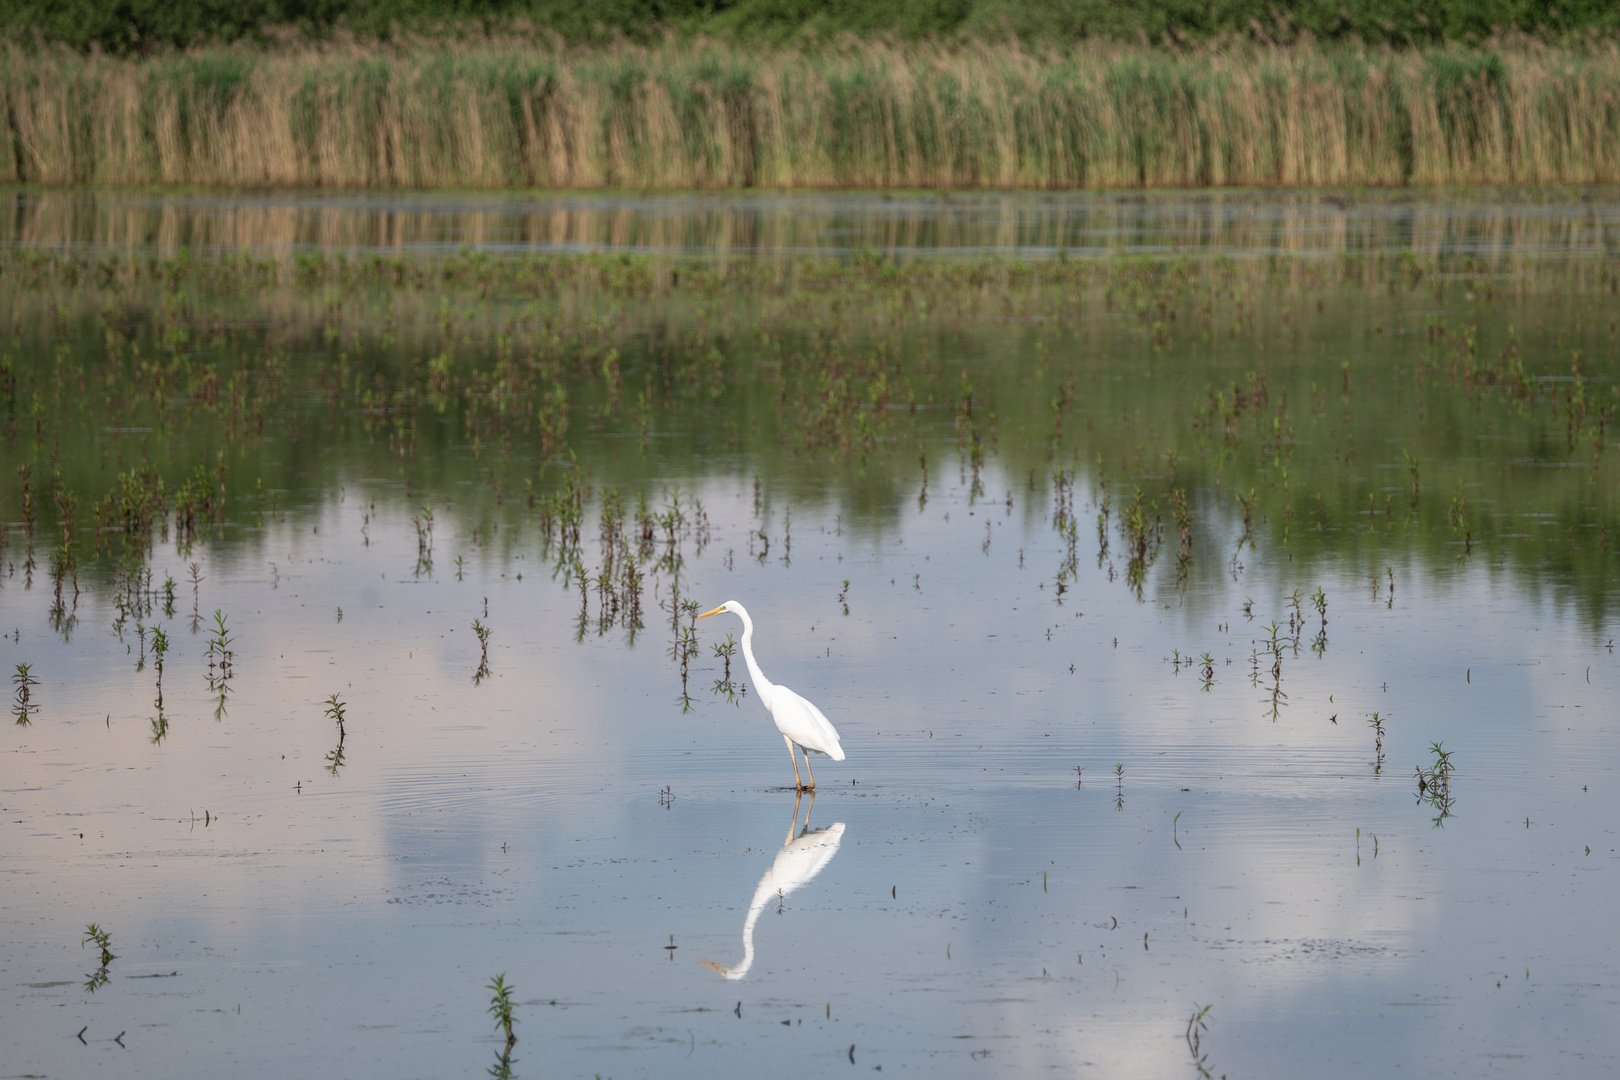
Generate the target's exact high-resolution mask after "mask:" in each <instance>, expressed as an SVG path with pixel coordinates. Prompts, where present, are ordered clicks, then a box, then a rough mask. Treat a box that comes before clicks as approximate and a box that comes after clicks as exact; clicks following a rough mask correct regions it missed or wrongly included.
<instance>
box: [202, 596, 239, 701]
mask: <svg viewBox="0 0 1620 1080" xmlns="http://www.w3.org/2000/svg"><path fill="white" fill-rule="evenodd" d="M231 641H232V639H231V634H230V631H229V630H228V629H226V627H225V613H224V612H223V611H220V610H218V609H215V611H214V625H213V627H212V628H210V629H209V631H208V688H209V689H210V690H220V689H223V688H224V685H225V683H226V682H227V681H228V680H229V679H230V677H231V674H232V671H231V665H232V664H233V663H234V662H235V659H236V653H235V652H233V651H232V650H231Z"/></svg>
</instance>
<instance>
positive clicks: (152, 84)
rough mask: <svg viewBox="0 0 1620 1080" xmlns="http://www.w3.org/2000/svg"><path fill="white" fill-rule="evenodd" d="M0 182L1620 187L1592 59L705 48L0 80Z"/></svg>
mask: <svg viewBox="0 0 1620 1080" xmlns="http://www.w3.org/2000/svg"><path fill="white" fill-rule="evenodd" d="M0 99H3V100H0V106H3V113H0V115H3V116H4V117H5V118H6V121H7V125H8V128H9V132H8V134H9V136H10V137H9V138H7V139H4V140H0V182H13V183H15V182H25V183H42V184H84V183H89V184H114V185H119V184H124V185H129V184H160V185H180V184H184V185H203V186H219V187H259V186H274V187H324V188H380V187H409V188H445V187H460V188H663V189H691V188H725V187H772V188H793V187H816V188H835V187H860V188H880V187H917V188H933V187H950V188H975V187H977V188H1001V189H1016V188H1072V187H1143V186H1145V187H1188V186H1206V185H1245V186H1247V185H1262V186H1264V185H1306V186H1310V185H1319V186H1320V185H1328V186H1343V185H1400V184H1418V185H1435V184H1493V183H1520V184H1522V183H1594V182H1614V181H1616V180H1620V48H1617V47H1616V44H1615V43H1614V42H1613V41H1608V40H1596V39H1594V40H1590V41H1587V42H1585V43H1576V44H1570V45H1563V46H1556V47H1555V46H1549V45H1545V44H1541V43H1537V42H1534V41H1529V40H1523V41H1513V42H1504V43H1499V44H1498V45H1497V46H1496V47H1495V48H1492V49H1486V50H1470V49H1464V48H1461V47H1454V48H1447V49H1443V50H1434V51H1428V52H1394V51H1389V50H1380V49H1362V48H1346V47H1334V48H1326V47H1319V46H1314V45H1297V46H1291V47H1287V48H1262V47H1257V46H1251V45H1232V46H1224V47H1217V48H1208V49H1202V50H1194V51H1187V52H1169V51H1166V50H1163V49H1148V48H1137V47H1125V46H1118V45H1104V44H1082V45H1079V46H1076V47H1074V48H1071V49H1067V50H1047V51H1031V50H1029V49H1026V48H1023V47H1020V46H1017V45H991V44H979V45H970V46H959V47H946V46H927V45H917V46H895V45H888V44H881V43H879V44H871V43H856V42H846V43H844V44H842V45H839V46H829V47H826V48H823V49H819V50H816V51H813V52H808V51H777V52H763V51H759V50H747V49H744V48H741V47H738V46H732V45H725V44H718V43H709V44H700V45H697V46H693V45H691V44H684V45H680V44H674V43H671V44H667V45H662V46H658V47H654V48H638V47H631V46H617V47H613V48H598V49H588V50H563V49H555V48H539V47H536V46H535V45H534V44H533V43H532V42H529V41H524V40H519V39H512V40H509V41H501V40H494V41H487V42H483V43H480V44H476V45H467V44H458V45H446V46H440V45H436V44H433V43H428V42H416V43H412V44H408V45H403V46H396V47H386V48H385V47H380V46H379V47H374V48H369V49H363V48H359V47H354V46H348V47H328V48H314V47H300V48H289V49H283V50H270V51H253V50H243V49H216V50H204V51H196V52H189V53H182V54H174V55H169V56H163V57H157V58H153V59H144V60H128V59H115V58H108V57H102V56H93V57H83V56H79V55H76V54H67V53H51V52H42V53H24V52H20V51H15V50H13V51H11V52H9V53H6V54H5V55H3V56H0Z"/></svg>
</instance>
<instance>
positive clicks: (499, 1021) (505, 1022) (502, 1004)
mask: <svg viewBox="0 0 1620 1080" xmlns="http://www.w3.org/2000/svg"><path fill="white" fill-rule="evenodd" d="M485 989H486V990H490V991H492V992H493V993H494V996H493V997H491V998H490V999H489V1010H488V1011H489V1014H490V1015H491V1016H493V1017H494V1018H495V1027H496V1028H497V1029H499V1030H500V1031H502V1032H503V1033H504V1034H505V1035H506V1045H507V1047H508V1048H510V1047H511V1046H512V1044H513V1043H515V1042H517V1036H516V1035H514V1034H513V1033H512V1025H513V1024H515V1023H517V1018H516V1017H515V1016H514V1015H513V1011H514V1009H515V1008H516V1003H515V1002H514V1001H513V1000H512V989H513V988H512V987H510V986H508V985H506V973H505V972H502V973H501V974H499V975H497V976H495V978H493V979H491V980H490V982H489V985H488V986H486V987H485Z"/></svg>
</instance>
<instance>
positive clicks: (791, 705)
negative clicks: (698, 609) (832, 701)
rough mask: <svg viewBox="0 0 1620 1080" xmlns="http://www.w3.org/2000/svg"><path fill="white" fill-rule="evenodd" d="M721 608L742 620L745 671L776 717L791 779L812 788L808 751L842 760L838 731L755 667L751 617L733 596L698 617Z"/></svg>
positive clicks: (755, 691) (793, 694) (762, 699)
mask: <svg viewBox="0 0 1620 1080" xmlns="http://www.w3.org/2000/svg"><path fill="white" fill-rule="evenodd" d="M725 611H729V612H731V613H732V614H733V615H736V616H739V617H740V618H741V619H742V621H743V636H742V648H743V659H744V660H747V661H748V674H749V675H750V676H752V677H753V680H754V693H756V694H758V695H759V700H760V702H761V703H762V704H764V706H765V708H766V709H767V710H768V711H769V712H770V714H771V719H773V720H775V721H776V730H777V731H780V732H781V733H782V738H783V739H784V740H785V741H786V742H787V748H788V757H790V758H792V759H793V779H794V780H795V781H796V782H797V784H798V788H799V790H800V791H813V790H815V786H816V774H815V773H814V772H811V771H810V751H812V750H814V751H815V752H816V753H818V754H826V755H827V756H828V757H830V758H832V759H833V760H834V761H843V760H844V748H843V747H842V746H840V745H838V732H837V731H836V730H834V729H833V726H832V724H831V723H829V722H828V720H827V718H826V717H825V716H823V715H821V710H820V709H818V708H816V707H815V706H814V705H812V704H811V703H810V702H808V701H806V700H805V699H804V698H802V697H800V696H799V695H798V694H795V693H794V692H793V691H792V690H789V689H788V688H787V687H785V686H778V685H777V684H775V683H773V682H771V681H770V680H769V679H767V678H766V677H765V673H764V672H762V671H760V670H759V663H758V661H756V660H755V659H754V645H753V642H754V620H753V619H750V618H749V617H748V611H747V609H746V608H744V607H743V606H742V605H741V604H739V603H737V601H735V600H727V601H726V602H725V603H723V604H721V605H720V606H719V607H717V608H715V609H714V610H713V611H705V612H704V613H703V614H702V615H699V616H698V618H700V619H707V618H708V617H709V616H710V615H719V614H720V613H721V612H725ZM795 746H797V747H799V749H801V750H803V751H804V771H805V772H807V773H809V774H810V782H809V783H808V784H806V783H805V782H804V780H803V778H801V777H800V776H799V756H798V755H797V754H795V753H794V752H793V748H794V747H795Z"/></svg>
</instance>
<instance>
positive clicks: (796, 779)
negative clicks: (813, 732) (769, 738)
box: [782, 735, 810, 791]
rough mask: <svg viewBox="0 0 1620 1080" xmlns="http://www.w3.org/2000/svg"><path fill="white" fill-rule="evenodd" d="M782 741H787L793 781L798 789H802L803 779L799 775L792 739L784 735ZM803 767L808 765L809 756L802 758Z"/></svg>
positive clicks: (797, 756)
mask: <svg viewBox="0 0 1620 1080" xmlns="http://www.w3.org/2000/svg"><path fill="white" fill-rule="evenodd" d="M782 741H783V742H785V743H787V748H788V758H789V760H791V761H792V762H793V783H794V785H795V786H796V787H798V789H799V790H800V791H803V790H804V781H803V780H802V779H800V777H799V755H798V754H795V753H794V752H793V740H792V739H790V738H788V737H787V736H786V735H784V736H782ZM804 767H805V768H807V769H808V768H809V767H810V759H809V758H805V759H804Z"/></svg>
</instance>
